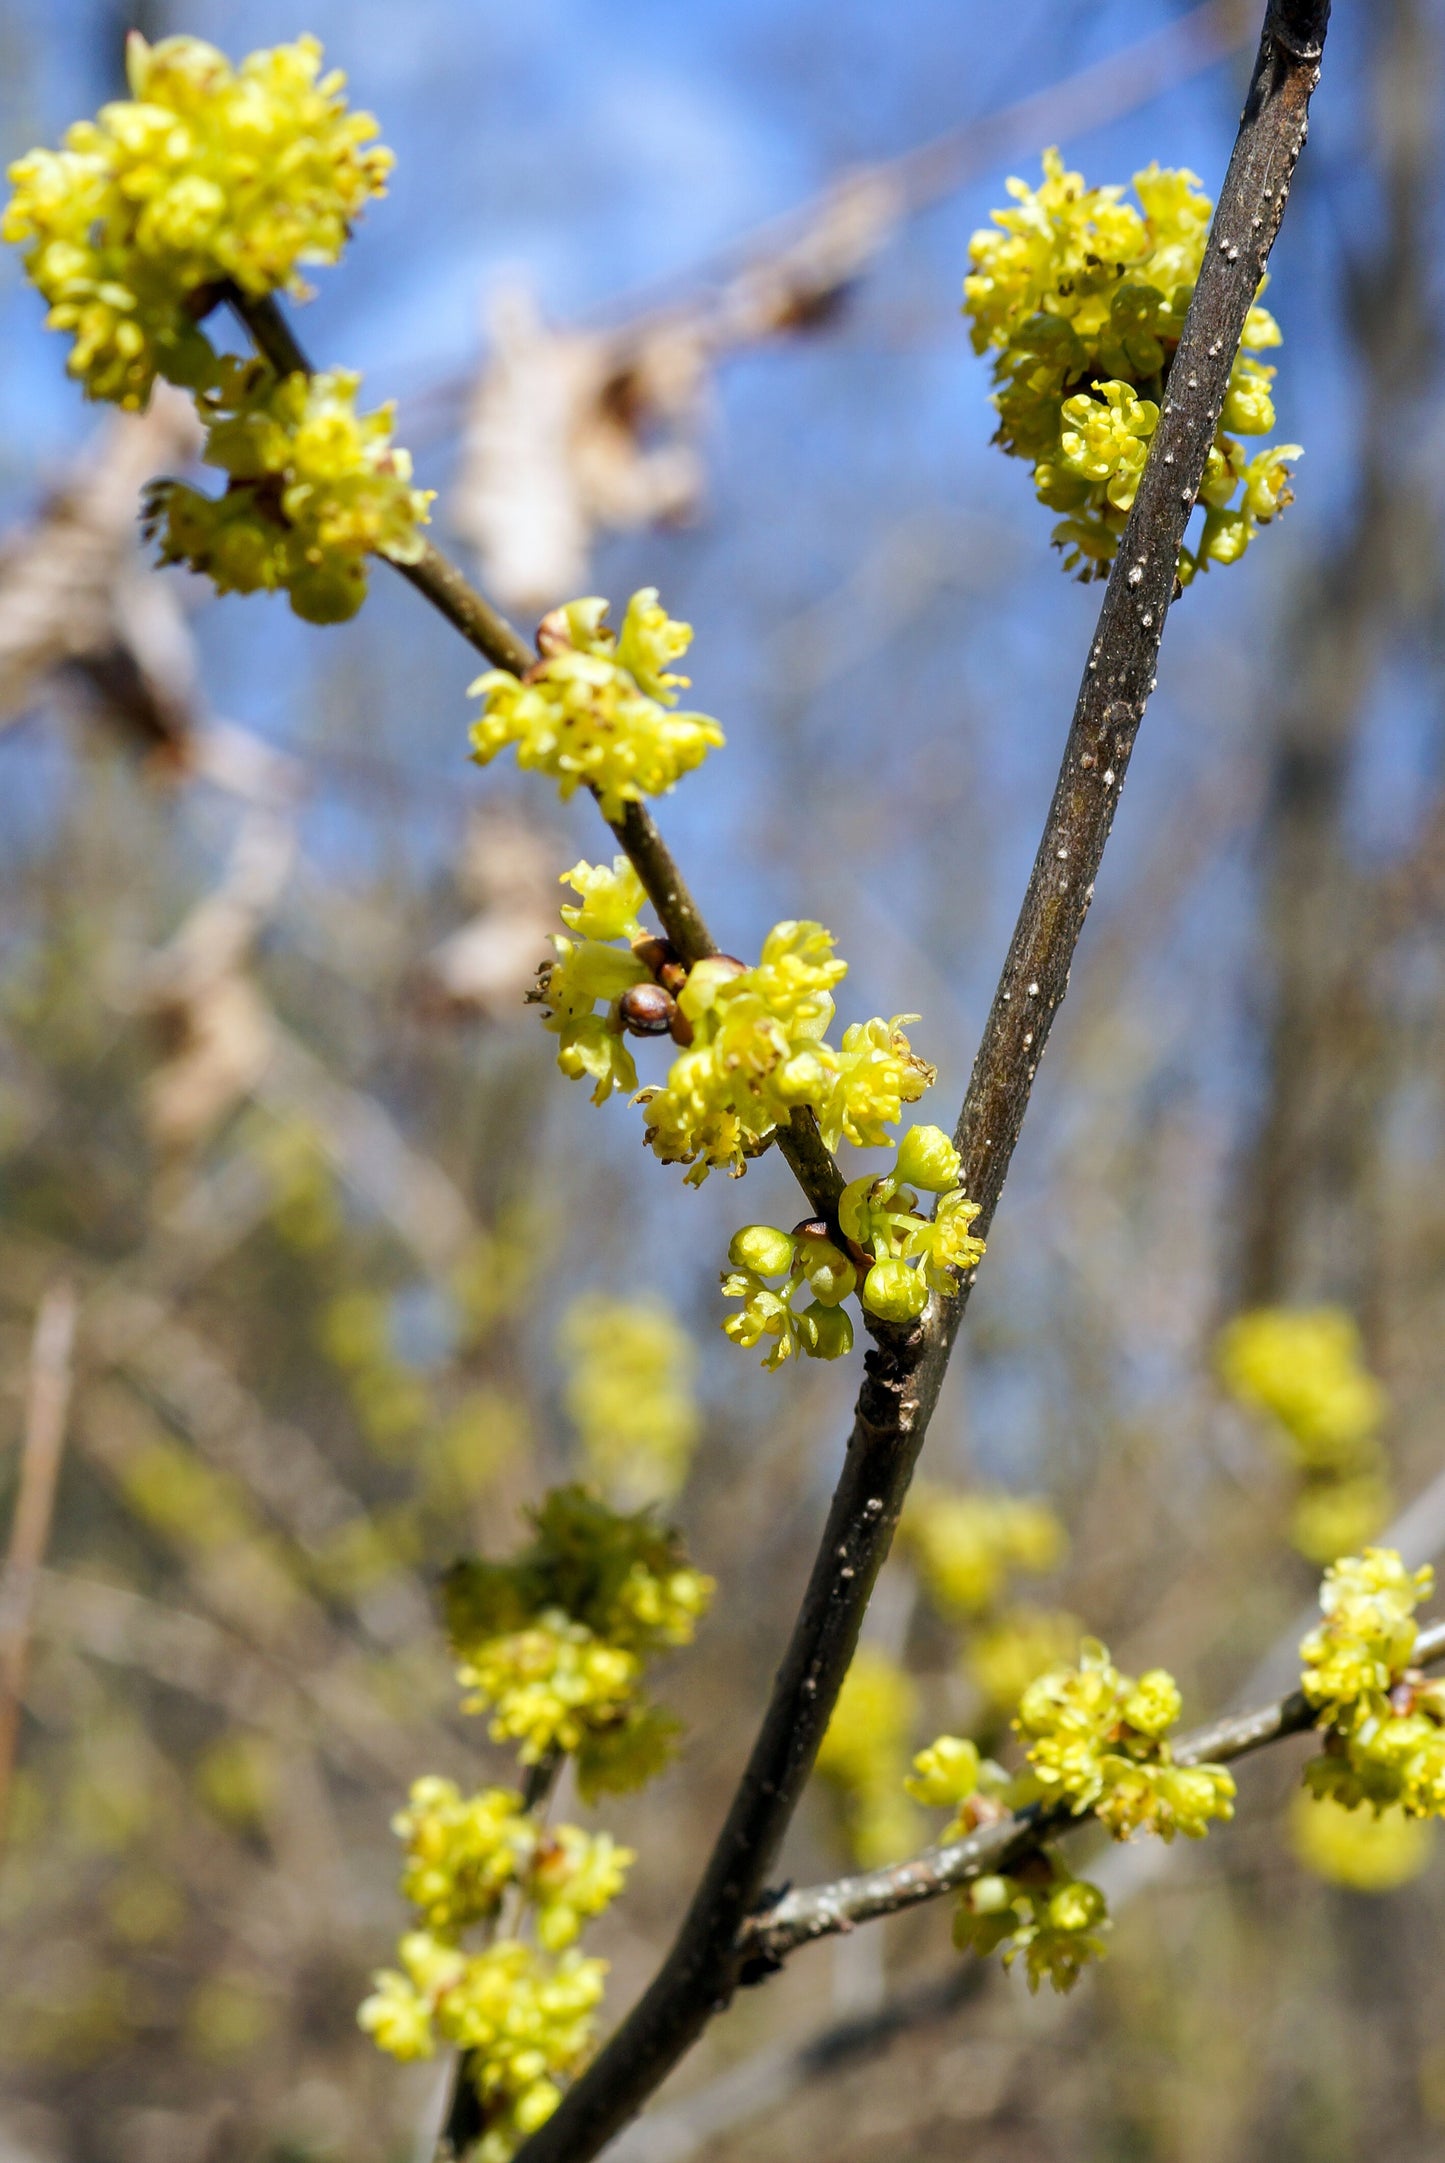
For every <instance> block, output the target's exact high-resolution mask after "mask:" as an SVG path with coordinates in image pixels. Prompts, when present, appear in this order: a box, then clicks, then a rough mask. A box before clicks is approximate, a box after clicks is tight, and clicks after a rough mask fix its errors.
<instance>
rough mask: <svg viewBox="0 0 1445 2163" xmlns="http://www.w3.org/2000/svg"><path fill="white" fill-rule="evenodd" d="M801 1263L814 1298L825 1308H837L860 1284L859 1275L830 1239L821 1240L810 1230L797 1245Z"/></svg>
mask: <svg viewBox="0 0 1445 2163" xmlns="http://www.w3.org/2000/svg"><path fill="white" fill-rule="evenodd" d="M798 1260H799V1262H800V1263H801V1264H802V1269H803V1274H804V1276H805V1277H806V1278H807V1280H808V1284H809V1287H810V1289H811V1291H812V1294H813V1297H814V1298H815V1299H817V1300H821V1302H822V1304H823V1305H824V1306H825V1307H836V1306H837V1305H838V1302H839V1301H840V1300H843V1299H846V1298H847V1297H848V1294H849V1293H850V1292H851V1291H852V1290H853V1289H854V1287H855V1286H856V1284H857V1282H858V1272H857V1270H856V1269H855V1268H854V1267H853V1264H852V1263H851V1262H850V1261H849V1259H848V1257H847V1255H846V1254H843V1253H841V1252H840V1250H839V1249H838V1248H837V1247H835V1246H834V1244H833V1242H832V1240H831V1239H828V1238H826V1237H824V1238H819V1237H818V1236H817V1234H816V1232H814V1230H813V1229H812V1227H811V1226H809V1227H808V1229H807V1232H806V1233H805V1235H804V1236H803V1237H802V1238H801V1239H800V1240H799V1242H798Z"/></svg>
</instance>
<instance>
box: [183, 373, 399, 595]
mask: <svg viewBox="0 0 1445 2163" xmlns="http://www.w3.org/2000/svg"><path fill="white" fill-rule="evenodd" d="M360 384H361V378H360V376H358V375H353V374H351V373H350V372H349V371H348V370H346V369H342V368H337V369H333V370H331V371H330V372H329V373H328V374H325V375H317V376H313V377H311V378H310V379H309V380H308V379H307V378H306V377H305V376H302V375H291V376H283V377H280V378H277V377H276V376H275V375H273V374H272V372H271V370H270V369H269V368H268V367H267V365H266V363H265V362H264V361H259V360H253V361H237V360H230V359H227V360H223V361H221V362H219V363H218V364H217V369H216V373H215V379H214V382H213V383H212V385H211V387H210V388H208V389H205V390H203V391H201V392H200V393H199V394H198V396H197V404H198V406H199V408H200V411H201V415H202V418H203V419H204V420H205V421H206V424H207V426H206V440H205V447H204V450H203V452H202V456H203V458H204V459H205V462H206V464H207V465H210V466H216V467H218V468H219V469H220V471H221V472H222V473H224V474H225V475H226V492H225V494H224V495H221V496H207V495H203V494H202V493H201V491H200V490H199V489H195V488H190V487H187V486H186V485H185V484H184V483H182V482H180V481H159V482H156V483H155V484H154V485H153V486H152V488H151V490H150V491H149V496H148V504H147V530H148V532H150V533H152V534H157V535H158V536H159V539H160V544H161V561H162V562H163V563H185V564H188V565H189V566H190V568H191V569H192V570H193V571H203V572H205V573H206V574H207V575H208V576H209V577H210V578H211V580H212V581H213V583H214V585H215V587H216V590H217V592H218V593H256V592H258V591H260V592H267V593H274V592H277V591H278V590H280V591H284V592H285V593H287V594H288V595H289V597H290V601H291V606H292V608H293V609H294V610H295V611H296V614H297V615H298V616H303V617H305V619H306V620H307V622H308V623H343V622H345V621H346V619H347V618H348V617H351V616H354V615H355V614H356V611H357V610H358V609H359V608H360V606H361V604H362V602H363V601H364V600H365V599H366V575H367V571H366V559H367V557H368V556H369V555H372V554H376V555H382V556H389V557H390V558H391V559H392V561H393V562H395V563H414V562H415V561H416V560H417V558H418V556H420V554H421V552H422V547H423V542H422V537H421V533H420V531H419V528H420V527H421V526H423V525H425V524H426V523H427V518H428V512H427V505H428V504H429V503H430V502H431V497H432V491H431V490H430V489H421V488H413V487H412V485H411V459H410V456H409V455H408V453H407V452H406V451H404V450H401V449H399V448H398V447H396V446H395V445H393V443H392V440H391V421H392V408H391V407H390V406H389V405H386V406H382V407H381V408H380V410H379V411H377V412H375V413H358V412H357V411H356V393H357V391H358V389H359V388H360Z"/></svg>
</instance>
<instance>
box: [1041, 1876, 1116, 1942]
mask: <svg viewBox="0 0 1445 2163" xmlns="http://www.w3.org/2000/svg"><path fill="white" fill-rule="evenodd" d="M1108 1912H1109V1910H1108V1907H1107V1905H1106V1903H1105V1900H1104V1895H1103V1894H1102V1893H1101V1892H1100V1890H1099V1888H1098V1886H1097V1885H1090V1884H1089V1883H1088V1882H1087V1881H1086V1880H1085V1879H1082V1878H1076V1879H1074V1880H1073V1881H1072V1882H1071V1883H1070V1884H1068V1885H1061V1886H1060V1887H1059V1889H1058V1891H1057V1892H1056V1893H1054V1894H1053V1895H1052V1896H1051V1898H1050V1900H1049V1922H1050V1923H1051V1925H1052V1926H1053V1928H1054V1929H1055V1930H1093V1929H1095V1928H1097V1926H1098V1925H1099V1924H1100V1923H1102V1922H1103V1921H1104V1919H1105V1917H1106V1916H1107V1914H1108Z"/></svg>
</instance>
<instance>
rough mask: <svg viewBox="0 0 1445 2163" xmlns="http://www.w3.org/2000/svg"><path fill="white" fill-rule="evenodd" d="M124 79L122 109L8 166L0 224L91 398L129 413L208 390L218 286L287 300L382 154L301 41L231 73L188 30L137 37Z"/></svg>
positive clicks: (380, 182)
mask: <svg viewBox="0 0 1445 2163" xmlns="http://www.w3.org/2000/svg"><path fill="white" fill-rule="evenodd" d="M126 72H127V75H128V78H129V84H130V90H131V97H130V98H129V99H128V100H122V101H119V102H117V103H115V104H111V105H106V106H103V107H102V108H101V111H100V114H99V117H98V118H97V119H95V120H93V121H89V120H85V121H78V122H77V123H76V125H75V126H74V127H72V128H71V129H70V130H69V131H68V133H67V135H66V138H65V147H64V148H63V149H62V150H58V151H52V150H32V151H31V152H30V153H29V155H28V156H27V157H24V158H21V159H19V160H18V161H17V163H15V164H14V165H12V166H11V168H10V179H11V181H12V182H13V184H14V189H15V192H14V195H13V196H12V197H11V200H10V203H9V205H8V207H7V209H6V212H5V219H4V224H3V227H0V231H3V235H4V238H5V239H6V240H9V241H14V242H18V243H20V244H21V245H22V246H24V247H25V249H26V255H25V267H26V270H27V271H28V273H29V275H30V277H31V279H32V280H33V281H34V283H35V285H36V286H37V287H38V288H39V290H40V292H41V294H42V295H43V296H44V298H45V299H46V301H48V303H49V304H50V314H49V317H48V319H47V320H48V322H49V325H50V327H51V328H52V329H54V330H62V331H68V332H69V333H70V334H71V336H72V338H73V339H74V345H73V348H72V351H71V355H70V362H69V366H70V371H71V373H72V374H73V375H76V376H78V377H80V379H81V381H82V382H83V383H84V385H85V389H86V393H87V395H88V396H89V397H92V398H106V399H111V400H114V401H115V402H116V403H118V404H120V405H122V406H128V407H139V406H143V405H144V404H145V402H146V399H147V398H148V396H149V395H150V388H151V385H152V383H153V382H154V380H155V378H156V376H157V375H162V376H166V377H168V378H169V379H170V380H171V381H173V382H176V383H183V384H186V385H187V386H196V385H199V384H201V383H203V382H205V381H206V380H207V378H208V376H209V374H210V370H211V366H212V362H213V359H214V356H213V353H212V349H211V347H210V344H209V342H208V341H207V339H206V337H205V336H204V334H203V332H202V331H201V329H200V328H199V318H200V316H201V315H203V314H204V313H205V310H206V308H207V306H208V305H210V304H211V303H212V302H213V301H214V299H215V298H216V297H217V295H216V292H215V289H216V288H218V287H219V286H221V285H223V284H224V283H226V282H227V281H230V282H232V283H234V284H235V285H237V286H239V287H240V288H241V289H242V290H243V291H244V292H246V293H249V294H252V295H259V294H263V293H269V292H275V291H276V290H278V289H279V288H282V287H289V288H291V289H292V290H293V291H294V290H297V287H298V280H297V266H298V264H301V263H334V262H335V261H336V259H337V257H338V256H339V255H340V253H341V250H342V248H343V246H344V245H345V242H346V239H347V236H348V233H349V231H350V228H351V226H352V224H353V222H354V220H355V219H356V217H357V215H358V213H359V212H360V211H361V210H362V209H364V207H365V206H366V204H367V203H368V202H369V201H370V200H371V199H372V197H374V196H378V195H381V194H383V193H384V192H385V181H386V176H387V173H388V172H389V171H390V168H391V163H392V159H391V153H390V152H389V151H387V150H383V149H381V148H379V147H375V146H372V139H373V138H374V136H375V135H376V132H377V128H376V122H375V121H374V120H373V119H372V117H371V115H370V114H369V113H353V112H349V111H348V110H347V105H346V100H345V98H344V97H343V95H342V90H343V86H344V84H345V80H346V78H345V77H344V76H343V75H341V74H340V73H338V72H336V71H332V72H331V73H329V74H325V75H323V74H322V72H321V47H320V46H319V45H318V44H317V42H316V40H315V39H314V38H309V37H303V38H298V39H297V40H296V42H295V43H294V44H292V45H278V46H275V47H273V48H272V49H271V50H269V51H265V52H256V53H252V54H251V56H250V57H249V59H247V60H244V61H243V62H242V63H241V65H240V66H239V67H237V68H233V67H232V66H231V64H230V62H229V61H228V60H227V59H226V58H225V56H224V55H223V54H221V53H219V52H217V51H216V49H215V47H214V46H212V45H207V44H205V43H204V42H203V41H202V40H201V39H200V38H191V37H173V38H165V39H163V40H162V41H161V42H160V43H159V44H158V45H154V46H151V45H148V44H147V43H146V41H145V39H144V38H143V37H141V36H139V35H138V34H137V33H135V32H132V34H131V37H130V40H129V42H128V45H127V50H126ZM368 146H372V147H368Z"/></svg>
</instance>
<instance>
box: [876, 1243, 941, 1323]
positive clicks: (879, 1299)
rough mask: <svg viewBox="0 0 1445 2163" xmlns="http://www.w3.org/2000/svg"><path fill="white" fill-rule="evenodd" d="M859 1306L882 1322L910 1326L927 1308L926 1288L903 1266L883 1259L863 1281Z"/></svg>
mask: <svg viewBox="0 0 1445 2163" xmlns="http://www.w3.org/2000/svg"><path fill="white" fill-rule="evenodd" d="M863 1304H864V1306H865V1307H867V1308H869V1309H870V1311H871V1312H872V1313H874V1314H876V1315H878V1316H880V1317H881V1318H882V1320H883V1321H885V1322H911V1321H913V1320H914V1319H915V1318H916V1317H917V1316H918V1315H920V1314H922V1312H923V1310H924V1308H925V1307H926V1306H927V1305H928V1286H927V1285H926V1284H925V1283H924V1281H923V1278H922V1277H921V1276H920V1275H919V1274H918V1272H917V1270H914V1269H910V1268H909V1266H908V1264H907V1263H906V1262H895V1261H891V1260H889V1259H888V1258H886V1257H885V1259H884V1260H883V1261H881V1262H875V1263H874V1264H873V1267H872V1268H871V1269H870V1270H869V1272H868V1274H867V1276H866V1277H865V1278H864V1280H863Z"/></svg>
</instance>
